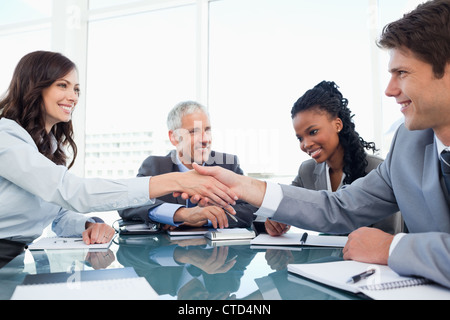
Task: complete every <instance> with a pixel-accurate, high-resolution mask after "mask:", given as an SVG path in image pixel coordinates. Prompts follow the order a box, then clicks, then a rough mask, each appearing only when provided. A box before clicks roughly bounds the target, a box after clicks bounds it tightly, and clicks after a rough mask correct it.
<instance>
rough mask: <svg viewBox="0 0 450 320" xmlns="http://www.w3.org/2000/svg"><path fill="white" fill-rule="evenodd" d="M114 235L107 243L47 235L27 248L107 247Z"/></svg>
mask: <svg viewBox="0 0 450 320" xmlns="http://www.w3.org/2000/svg"><path fill="white" fill-rule="evenodd" d="M113 239H114V237H113V238H112V239H111V240H110V241H109V242H107V243H96V244H85V243H84V241H83V238H62V237H48V238H41V239H38V240H37V241H36V242H33V243H32V244H30V245H29V246H28V249H29V250H47V249H48V250H63V249H89V250H92V249H108V248H109V246H110V245H111V242H112V241H113Z"/></svg>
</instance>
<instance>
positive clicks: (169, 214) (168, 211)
mask: <svg viewBox="0 0 450 320" xmlns="http://www.w3.org/2000/svg"><path fill="white" fill-rule="evenodd" d="M181 207H184V206H183V205H181V204H175V203H163V204H162V205H160V206H157V207H156V208H153V209H150V210H149V211H148V217H149V218H150V220H152V221H156V222H159V223H163V224H169V225H171V226H176V227H178V226H179V225H180V224H176V223H175V222H174V221H173V216H174V214H175V211H177V210H178V209H179V208H181Z"/></svg>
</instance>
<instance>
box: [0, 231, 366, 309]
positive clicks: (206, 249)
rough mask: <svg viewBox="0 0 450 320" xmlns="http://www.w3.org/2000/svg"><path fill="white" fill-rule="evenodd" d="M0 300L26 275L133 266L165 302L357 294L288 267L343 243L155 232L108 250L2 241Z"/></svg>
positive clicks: (338, 252)
mask: <svg viewBox="0 0 450 320" xmlns="http://www.w3.org/2000/svg"><path fill="white" fill-rule="evenodd" d="M0 242H1V244H0V299H1V300H8V299H10V298H11V296H12V294H13V292H14V290H15V288H16V286H17V285H20V284H21V283H22V282H23V280H24V278H25V276H26V275H28V274H38V273H54V272H67V273H70V272H72V273H73V272H76V271H80V270H98V269H109V268H125V267H133V268H134V270H135V271H136V273H137V274H138V276H140V277H145V279H146V280H147V281H148V282H149V284H150V285H151V286H152V288H153V289H154V290H155V291H156V292H157V294H158V295H159V296H160V299H163V300H197V299H198V300H226V299H229V300H232V299H234V300H341V299H361V298H362V297H359V296H356V295H353V294H350V293H347V292H344V291H341V290H336V289H333V288H331V287H328V286H324V285H321V284H318V283H316V282H313V281H309V280H307V279H305V278H302V277H300V276H297V275H294V274H291V273H289V272H288V271H287V264H288V263H317V262H329V261H336V260H342V249H336V248H317V247H304V248H292V247H284V248H281V249H276V248H269V249H265V248H260V247H257V248H254V247H253V246H250V243H249V240H245V241H237V240H235V241H233V242H229V241H215V242H211V241H209V240H208V239H206V238H204V237H203V236H197V237H194V238H186V239H185V238H181V237H170V236H169V235H167V234H166V233H159V234H154V235H135V236H131V235H128V236H121V235H117V236H116V238H115V239H114V240H113V243H112V244H111V246H110V247H109V249H107V250H104V251H100V252H91V251H89V250H39V251H30V250H28V249H24V248H23V246H21V245H20V244H17V243H11V242H8V241H5V240H0Z"/></svg>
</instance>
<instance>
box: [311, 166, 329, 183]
mask: <svg viewBox="0 0 450 320" xmlns="http://www.w3.org/2000/svg"><path fill="white" fill-rule="evenodd" d="M326 167H327V166H326V165H325V162H323V163H320V164H317V165H316V167H315V168H314V186H315V190H327V189H328V187H327V175H326V172H325V170H326Z"/></svg>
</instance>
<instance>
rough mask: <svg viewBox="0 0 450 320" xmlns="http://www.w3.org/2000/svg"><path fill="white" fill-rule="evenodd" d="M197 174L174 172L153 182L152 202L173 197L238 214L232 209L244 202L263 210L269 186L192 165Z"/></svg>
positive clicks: (231, 174)
mask: <svg viewBox="0 0 450 320" xmlns="http://www.w3.org/2000/svg"><path fill="white" fill-rule="evenodd" d="M193 167H194V170H191V171H188V172H183V173H180V172H173V173H168V174H164V175H160V176H153V177H152V178H151V179H150V186H149V189H150V198H157V197H160V196H162V195H164V194H168V193H173V196H174V197H179V196H181V197H182V198H183V199H185V200H186V199H190V201H191V202H192V203H195V204H198V205H200V206H210V205H215V206H219V207H222V208H224V209H226V210H227V211H229V212H230V213H232V214H236V212H235V210H234V209H233V207H231V205H234V204H236V200H238V199H239V200H243V201H246V202H248V203H250V204H251V205H253V206H255V207H260V206H261V204H262V200H263V198H264V194H265V190H266V184H265V182H263V181H259V180H256V179H253V178H250V177H246V176H243V175H239V174H236V173H234V172H232V171H230V170H226V169H224V168H221V167H219V166H214V167H204V166H200V165H198V164H195V163H194V164H193Z"/></svg>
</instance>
